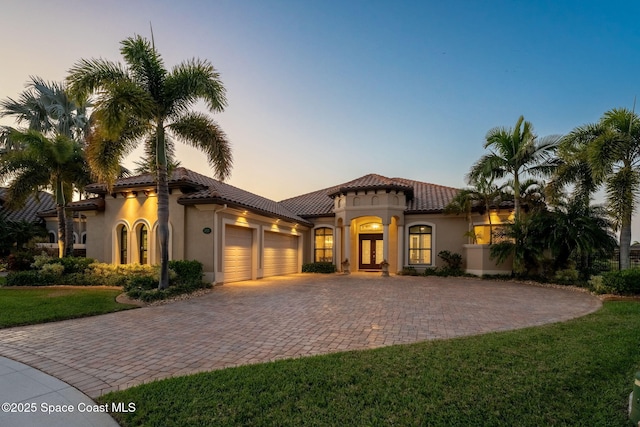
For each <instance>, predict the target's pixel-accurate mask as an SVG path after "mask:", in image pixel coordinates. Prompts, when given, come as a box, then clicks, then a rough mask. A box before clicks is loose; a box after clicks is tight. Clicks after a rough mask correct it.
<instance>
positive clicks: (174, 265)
mask: <svg viewBox="0 0 640 427" xmlns="http://www.w3.org/2000/svg"><path fill="white" fill-rule="evenodd" d="M169 269H170V270H173V271H174V272H175V273H176V283H177V284H191V283H193V284H195V283H202V274H203V270H204V267H203V266H202V263H201V262H199V261H195V260H173V261H169Z"/></svg>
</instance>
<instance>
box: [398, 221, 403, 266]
mask: <svg viewBox="0 0 640 427" xmlns="http://www.w3.org/2000/svg"><path fill="white" fill-rule="evenodd" d="M403 268H404V226H402V225H399V226H398V271H400V270H402V269H403Z"/></svg>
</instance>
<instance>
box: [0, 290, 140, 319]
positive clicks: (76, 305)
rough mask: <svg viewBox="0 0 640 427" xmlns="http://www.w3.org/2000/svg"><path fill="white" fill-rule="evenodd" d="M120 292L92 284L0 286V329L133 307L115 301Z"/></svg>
mask: <svg viewBox="0 0 640 427" xmlns="http://www.w3.org/2000/svg"><path fill="white" fill-rule="evenodd" d="M120 293H122V290H121V289H114V288H95V287H67V286H55V287H37V288H0V328H8V327H11V326H18V325H32V324H35V323H44V322H53V321H56V320H64V319H72V318H75V317H85V316H93V315H96V314H104V313H111V312H112V311H120V310H126V309H129V308H133V306H130V305H124V304H119V303H117V302H116V296H117V295H118V294H120Z"/></svg>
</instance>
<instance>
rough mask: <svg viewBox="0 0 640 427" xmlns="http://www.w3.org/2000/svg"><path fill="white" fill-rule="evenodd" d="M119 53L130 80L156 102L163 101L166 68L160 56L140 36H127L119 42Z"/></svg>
mask: <svg viewBox="0 0 640 427" xmlns="http://www.w3.org/2000/svg"><path fill="white" fill-rule="evenodd" d="M120 45H121V48H120V53H121V54H122V56H123V57H124V60H125V62H126V64H127V66H128V68H129V72H130V75H131V77H132V80H133V81H135V82H136V83H137V84H138V85H140V86H141V87H143V88H144V89H145V90H146V91H147V92H148V93H149V94H150V95H151V97H152V98H153V99H154V100H155V101H156V102H158V103H162V102H163V98H164V93H163V92H164V80H165V77H166V75H167V70H166V69H165V67H164V64H163V61H162V57H160V55H159V54H158V52H157V51H156V50H155V49H154V48H153V47H152V46H151V43H150V42H149V41H148V40H147V39H145V38H143V37H141V36H135V37H129V38H127V39H125V40H123V41H122V42H121V43H120Z"/></svg>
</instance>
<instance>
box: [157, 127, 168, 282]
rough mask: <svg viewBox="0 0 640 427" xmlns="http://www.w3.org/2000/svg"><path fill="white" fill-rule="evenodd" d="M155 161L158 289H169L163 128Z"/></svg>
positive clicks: (165, 161)
mask: <svg viewBox="0 0 640 427" xmlns="http://www.w3.org/2000/svg"><path fill="white" fill-rule="evenodd" d="M156 144H157V146H156V156H157V158H156V161H157V169H158V171H157V174H158V240H159V241H160V283H158V289H166V288H168V287H169V182H168V177H167V154H166V143H165V139H164V127H163V124H162V122H160V123H158V127H157V130H156Z"/></svg>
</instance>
